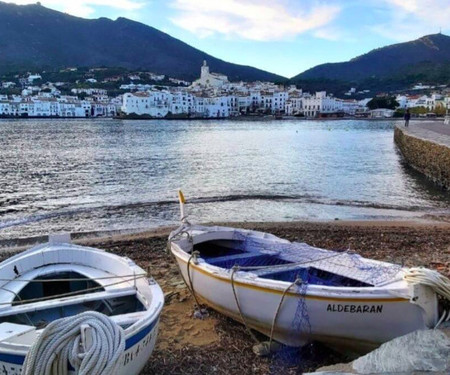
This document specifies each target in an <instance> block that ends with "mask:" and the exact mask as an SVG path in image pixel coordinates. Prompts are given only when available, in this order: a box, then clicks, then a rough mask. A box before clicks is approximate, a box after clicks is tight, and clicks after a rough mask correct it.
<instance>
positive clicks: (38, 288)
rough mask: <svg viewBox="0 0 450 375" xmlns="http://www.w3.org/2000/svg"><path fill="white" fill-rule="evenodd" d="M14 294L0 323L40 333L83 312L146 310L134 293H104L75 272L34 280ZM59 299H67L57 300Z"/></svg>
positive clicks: (115, 312) (96, 285)
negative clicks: (21, 326) (52, 324)
mask: <svg viewBox="0 0 450 375" xmlns="http://www.w3.org/2000/svg"><path fill="white" fill-rule="evenodd" d="M58 279H59V280H58ZM14 294H15V297H14V299H13V300H12V302H11V304H12V306H11V307H10V308H9V309H7V310H6V311H1V310H0V323H5V322H8V323H16V324H25V325H32V326H34V327H36V328H38V329H40V328H44V327H45V326H46V325H47V324H48V323H50V322H52V321H54V320H56V319H60V318H65V317H69V316H74V315H76V314H79V313H82V312H85V311H97V312H100V313H102V314H104V315H107V316H115V315H122V314H128V313H134V312H139V311H144V310H145V308H144V306H143V305H142V303H141V302H140V301H139V300H138V298H137V296H136V291H135V290H132V289H130V290H127V291H120V292H119V293H114V292H107V291H105V288H103V287H102V286H101V285H100V284H99V283H97V282H96V281H95V280H92V279H90V278H88V277H86V276H84V275H82V274H80V273H77V272H75V271H66V272H58V273H51V274H47V275H44V276H39V277H36V278H35V279H33V281H32V282H29V283H28V284H26V285H25V287H23V288H22V289H21V290H20V291H19V292H18V293H14ZM61 295H66V297H64V298H60V297H61ZM52 297H54V299H52Z"/></svg>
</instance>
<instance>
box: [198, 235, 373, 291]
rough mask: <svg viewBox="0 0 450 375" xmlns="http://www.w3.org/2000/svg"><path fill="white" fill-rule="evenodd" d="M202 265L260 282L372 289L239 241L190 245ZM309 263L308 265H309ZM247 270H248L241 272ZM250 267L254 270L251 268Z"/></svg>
mask: <svg viewBox="0 0 450 375" xmlns="http://www.w3.org/2000/svg"><path fill="white" fill-rule="evenodd" d="M194 250H196V251H198V252H199V253H200V258H202V259H203V260H204V261H205V262H206V263H208V264H211V265H213V266H216V267H220V268H224V269H231V268H233V267H234V266H235V265H238V266H240V267H243V268H244V269H242V271H248V272H251V273H253V274H256V275H257V276H258V277H260V278H263V279H271V280H277V281H285V282H294V281H295V280H296V279H297V278H301V279H302V280H303V281H305V282H307V283H308V284H314V285H326V286H335V287H372V286H373V284H369V283H365V282H363V281H359V280H355V279H352V278H350V277H347V276H343V275H339V274H335V273H332V272H329V271H326V270H323V269H320V268H317V267H313V266H311V265H308V266H306V265H301V264H299V263H301V261H298V260H295V261H292V260H287V259H286V258H285V257H283V256H282V253H281V252H276V251H275V252H273V253H272V254H271V253H267V252H266V253H264V252H259V251H257V249H255V248H252V249H247V248H246V246H245V244H244V243H243V242H242V241H240V240H212V241H205V242H201V243H198V244H196V245H194ZM309 264H311V263H309ZM245 267H249V269H245ZM252 267H255V268H254V269H252Z"/></svg>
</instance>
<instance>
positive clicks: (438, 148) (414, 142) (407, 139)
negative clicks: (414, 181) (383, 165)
mask: <svg viewBox="0 0 450 375" xmlns="http://www.w3.org/2000/svg"><path fill="white" fill-rule="evenodd" d="M394 141H395V143H396V145H397V147H398V148H399V150H400V152H401V153H402V155H403V157H404V158H405V160H406V162H407V163H408V164H409V165H410V166H411V167H413V168H414V169H416V170H417V171H419V172H421V173H423V174H424V175H425V176H427V177H428V178H429V179H431V180H432V181H433V182H434V183H435V184H437V185H439V186H441V187H442V188H444V189H448V190H450V147H449V146H446V145H444V144H440V143H437V142H435V141H433V140H430V139H425V138H421V137H420V136H418V135H415V134H413V133H411V132H410V131H409V130H406V129H402V128H400V127H398V126H397V127H396V128H395V131H394Z"/></svg>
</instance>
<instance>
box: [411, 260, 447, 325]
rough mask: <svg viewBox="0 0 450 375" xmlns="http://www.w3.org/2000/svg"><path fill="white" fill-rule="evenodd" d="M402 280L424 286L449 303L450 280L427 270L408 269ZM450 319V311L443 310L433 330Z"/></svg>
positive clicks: (419, 268) (420, 268)
mask: <svg viewBox="0 0 450 375" xmlns="http://www.w3.org/2000/svg"><path fill="white" fill-rule="evenodd" d="M403 278H404V280H406V282H407V283H408V284H411V285H426V286H429V287H430V288H432V289H433V290H434V292H435V293H436V294H438V295H439V296H441V297H442V298H444V299H446V300H447V301H449V302H450V279H449V278H448V277H445V276H444V275H441V274H440V273H439V272H437V271H434V270H430V269H428V268H423V267H417V268H410V269H409V270H408V271H407V272H406V274H405V275H404V276H403ZM449 319H450V311H448V312H447V311H446V310H444V312H443V314H442V316H441V318H440V319H439V321H438V322H437V324H436V326H435V327H434V329H436V328H438V327H439V325H440V324H441V323H442V322H444V321H445V322H446V321H448V320H449Z"/></svg>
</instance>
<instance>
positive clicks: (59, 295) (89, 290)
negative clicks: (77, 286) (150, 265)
mask: <svg viewBox="0 0 450 375" xmlns="http://www.w3.org/2000/svg"><path fill="white" fill-rule="evenodd" d="M146 276H147V275H145V274H142V275H140V276H137V277H133V278H132V279H127V280H121V281H117V282H115V283H110V284H105V285H98V286H94V287H92V288H87V289H83V290H77V291H75V292H68V293H61V294H55V295H53V296H48V297H40V298H32V299H25V300H21V301H12V302H1V303H0V306H3V305H12V306H16V305H23V304H26V303H31V302H40V301H48V300H52V299H55V298H62V297H70V296H74V295H77V294H80V293H85V292H92V291H94V290H98V289H103V288H105V287H108V286H114V285H118V284H122V283H126V282H128V281H133V280H137V279H142V278H144V277H146Z"/></svg>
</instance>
